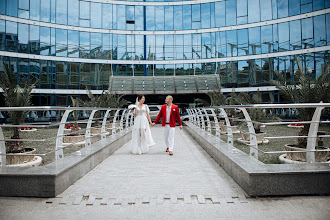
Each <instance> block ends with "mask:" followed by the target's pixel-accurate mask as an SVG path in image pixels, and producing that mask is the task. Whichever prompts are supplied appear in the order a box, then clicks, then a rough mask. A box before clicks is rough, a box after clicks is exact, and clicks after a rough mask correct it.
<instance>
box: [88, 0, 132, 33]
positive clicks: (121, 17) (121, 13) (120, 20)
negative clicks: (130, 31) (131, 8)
mask: <svg viewBox="0 0 330 220" xmlns="http://www.w3.org/2000/svg"><path fill="white" fill-rule="evenodd" d="M116 6H117V11H118V13H117V28H118V29H119V30H125V29H126V16H125V5H116ZM116 6H113V7H116ZM92 19H93V18H92Z"/></svg>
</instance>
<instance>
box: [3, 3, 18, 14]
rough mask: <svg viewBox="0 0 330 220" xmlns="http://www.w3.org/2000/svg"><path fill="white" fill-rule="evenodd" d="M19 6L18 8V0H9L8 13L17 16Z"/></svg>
mask: <svg viewBox="0 0 330 220" xmlns="http://www.w3.org/2000/svg"><path fill="white" fill-rule="evenodd" d="M17 8H18V1H17V0H7V11H6V14H7V15H9V16H13V17H17Z"/></svg>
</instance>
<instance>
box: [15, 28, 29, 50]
mask: <svg viewBox="0 0 330 220" xmlns="http://www.w3.org/2000/svg"><path fill="white" fill-rule="evenodd" d="M28 36H29V25H27V24H22V23H18V52H19V53H28V52H29V37H28Z"/></svg>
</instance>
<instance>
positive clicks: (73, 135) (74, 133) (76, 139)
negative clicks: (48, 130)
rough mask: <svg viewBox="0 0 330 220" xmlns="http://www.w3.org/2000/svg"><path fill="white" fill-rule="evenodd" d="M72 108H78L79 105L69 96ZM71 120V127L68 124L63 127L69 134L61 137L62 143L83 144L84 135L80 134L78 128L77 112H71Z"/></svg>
mask: <svg viewBox="0 0 330 220" xmlns="http://www.w3.org/2000/svg"><path fill="white" fill-rule="evenodd" d="M70 98H71V102H72V106H73V107H79V103H78V101H77V100H75V99H74V98H73V97H72V96H70ZM73 118H74V121H75V122H74V123H73V124H72V125H70V124H68V125H66V126H65V128H66V129H70V133H69V134H68V135H66V136H64V137H63V143H64V145H66V144H71V143H75V144H84V141H85V135H81V134H80V131H79V130H80V127H79V125H78V119H79V110H74V111H73Z"/></svg>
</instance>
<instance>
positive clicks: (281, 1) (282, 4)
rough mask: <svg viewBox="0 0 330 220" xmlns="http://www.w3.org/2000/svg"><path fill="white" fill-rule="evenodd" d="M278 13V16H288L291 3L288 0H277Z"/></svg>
mask: <svg viewBox="0 0 330 220" xmlns="http://www.w3.org/2000/svg"><path fill="white" fill-rule="evenodd" d="M277 7H278V9H277V13H278V18H283V17H287V16H288V13H289V10H288V8H289V3H288V0H277Z"/></svg>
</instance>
